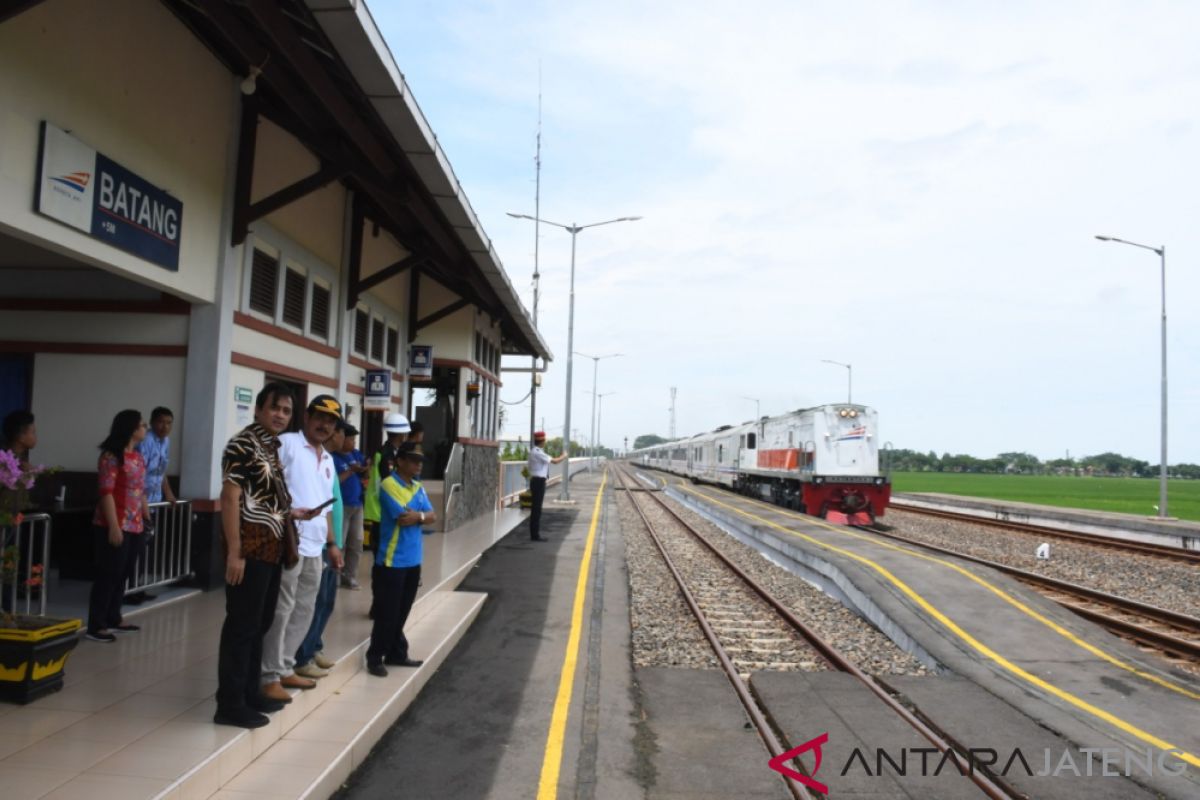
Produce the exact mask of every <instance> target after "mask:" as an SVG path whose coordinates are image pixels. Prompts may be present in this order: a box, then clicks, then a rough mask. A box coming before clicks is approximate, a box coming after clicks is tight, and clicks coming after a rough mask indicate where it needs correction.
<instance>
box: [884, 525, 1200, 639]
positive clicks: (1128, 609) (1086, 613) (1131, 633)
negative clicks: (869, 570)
mask: <svg viewBox="0 0 1200 800" xmlns="http://www.w3.org/2000/svg"><path fill="white" fill-rule="evenodd" d="M862 530H865V531H869V532H871V533H873V534H875V535H876V536H883V537H886V538H888V539H892V540H894V541H897V542H903V543H905V544H909V545H914V546H917V547H922V548H925V549H926V550H932V551H933V552H935V553H941V554H942V555H947V556H952V557H954V558H959V559H962V560H963V561H970V562H971V563H973V564H980V565H982V566H985V567H990V568H992V569H994V570H996V571H997V572H1002V573H1004V574H1005V575H1010V576H1012V577H1014V578H1016V579H1017V580H1019V581H1022V582H1024V583H1028V584H1030V585H1032V586H1034V587H1035V588H1040V589H1043V590H1049V591H1053V592H1061V593H1062V594H1066V595H1070V596H1072V597H1076V598H1079V599H1081V600H1087V601H1090V602H1094V603H1100V604H1101V605H1104V606H1107V607H1109V608H1112V609H1115V610H1117V611H1120V612H1122V613H1125V614H1132V615H1134V616H1139V617H1143V618H1145V619H1151V620H1153V621H1155V622H1158V623H1160V624H1162V625H1169V626H1171V627H1172V628H1177V629H1179V630H1182V631H1184V632H1186V633H1188V634H1190V635H1192V636H1195V637H1197V638H1196V640H1195V641H1192V640H1188V639H1181V638H1179V637H1177V636H1173V635H1171V634H1168V633H1161V632H1159V631H1155V630H1152V629H1150V628H1146V627H1143V626H1141V625H1135V624H1133V623H1131V622H1127V621H1125V620H1120V619H1114V618H1112V617H1110V616H1106V615H1104V614H1101V613H1099V612H1096V611H1092V610H1091V609H1088V608H1084V607H1082V606H1078V605H1075V604H1074V603H1068V602H1065V601H1063V600H1057V599H1054V598H1051V599H1054V600H1055V602H1056V603H1058V604H1059V605H1061V606H1063V607H1064V608H1067V609H1070V610H1071V611H1073V612H1075V613H1076V614H1078V615H1079V616H1081V617H1084V618H1086V619H1089V620H1091V621H1092V622H1095V623H1097V624H1099V625H1101V626H1103V627H1105V628H1109V629H1110V630H1113V631H1114V632H1116V633H1119V634H1121V635H1123V636H1127V637H1129V638H1133V639H1137V640H1138V641H1140V642H1142V643H1143V644H1148V645H1150V646H1151V647H1156V648H1159V649H1160V650H1165V651H1167V652H1168V653H1173V654H1175V655H1178V656H1183V657H1186V658H1191V659H1194V660H1197V661H1200V619H1197V618H1196V617H1192V616H1189V615H1187V614H1181V613H1179V612H1178V611H1171V610H1170V609H1166V608H1159V607H1158V606H1152V605H1150V604H1148V603H1141V602H1138V601H1137V600H1131V599H1129V598H1128V597H1121V596H1120V595H1115V594H1109V593H1107V592H1102V591H1100V590H1098V589H1091V588H1089V587H1087V586H1080V585H1079V584H1077V583H1070V582H1068V581H1061V580H1058V579H1057V578H1049V577H1047V576H1045V575H1039V574H1037V573H1036V572H1029V571H1028V570H1023V569H1021V568H1019V567H1012V566H1009V565H1008V564H1001V563H1000V562H998V561H990V560H988V559H986V558H979V557H978V556H972V555H968V554H967V553H962V552H959V551H957V550H950V549H948V548H945V547H939V546H937V545H933V544H928V543H926V542H922V541H920V540H919V539H910V538H908V537H907V536H900V535H899V534H896V533H893V532H891V531H881V530H877V529H875V528H870V527H864V528H862Z"/></svg>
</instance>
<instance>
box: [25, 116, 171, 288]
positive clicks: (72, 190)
mask: <svg viewBox="0 0 1200 800" xmlns="http://www.w3.org/2000/svg"><path fill="white" fill-rule="evenodd" d="M34 207H35V208H36V209H37V211H38V212H39V213H41V214H44V215H46V216H47V217H50V218H51V219H56V220H58V221H59V222H62V223H65V224H67V225H70V226H71V227H72V228H77V229H79V230H81V231H83V232H84V233H86V234H88V235H89V236H92V237H93V238H96V239H99V240H101V241H103V242H107V243H108V244H111V245H112V246H113V247H118V248H120V249H122V250H125V251H127V252H130V253H133V254H134V255H136V256H138V257H140V258H144V259H146V260H147V261H150V262H151V263H154V264H157V265H158V266H160V267H163V268H164V269H168V270H171V271H172V272H178V271H179V237H180V235H181V234H182V232H183V201H181V200H179V199H178V198H176V197H172V196H171V195H170V194H168V193H167V192H166V191H164V190H162V189H160V188H158V187H157V186H155V185H153V184H151V183H149V182H148V181H146V180H145V179H144V178H142V177H141V176H139V175H137V174H136V173H134V172H131V171H130V170H128V169H126V168H125V167H123V166H121V165H120V164H118V163H117V162H115V161H113V160H112V159H111V158H108V157H107V156H105V155H104V154H103V153H99V152H97V151H96V150H94V149H92V148H91V147H89V146H87V145H86V144H84V143H83V142H81V141H79V140H78V139H76V138H75V137H74V136H72V135H71V134H69V133H67V132H66V131H64V130H61V129H60V128H56V127H55V126H53V125H51V124H50V123H49V122H42V139H41V158H40V159H39V161H38V183H37V197H36V198H35V200H34Z"/></svg>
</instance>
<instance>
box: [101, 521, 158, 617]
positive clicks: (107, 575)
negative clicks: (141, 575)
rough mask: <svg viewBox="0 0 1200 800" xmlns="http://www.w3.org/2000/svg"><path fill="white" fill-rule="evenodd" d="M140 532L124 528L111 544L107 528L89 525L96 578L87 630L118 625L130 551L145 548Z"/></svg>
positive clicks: (139, 550)
mask: <svg viewBox="0 0 1200 800" xmlns="http://www.w3.org/2000/svg"><path fill="white" fill-rule="evenodd" d="M144 536H145V534H143V533H130V532H129V531H123V532H122V534H121V544H120V546H119V547H113V546H112V545H111V544H110V543H109V541H108V528H101V527H100V526H99V525H93V526H92V538H93V541H94V545H95V547H94V553H95V563H96V578H95V580H94V581H92V594H91V596H90V597H89V598H88V631H89V632H90V633H96V632H97V631H102V630H105V629H106V628H111V627H112V626H114V625H120V624H121V598H122V597H124V595H125V576H126V574H127V573H128V571H129V560H130V558H131V554H132V553H133V552H134V551H135V550H136V551H137V552H139V553H140V552H141V550H142V549H143V548H145V539H144V538H143V537H144Z"/></svg>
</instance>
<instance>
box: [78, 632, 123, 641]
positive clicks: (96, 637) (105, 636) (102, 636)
mask: <svg viewBox="0 0 1200 800" xmlns="http://www.w3.org/2000/svg"><path fill="white" fill-rule="evenodd" d="M84 636H85V637H87V638H88V639H91V640H92V641H93V642H115V641H116V640H117V637H116V636H113V635H112V634H111V633H109V632H108V631H88V632H87V633H85V634H84Z"/></svg>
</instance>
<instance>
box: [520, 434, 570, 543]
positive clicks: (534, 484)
mask: <svg viewBox="0 0 1200 800" xmlns="http://www.w3.org/2000/svg"><path fill="white" fill-rule="evenodd" d="M545 443H546V432H545V431H537V432H536V433H534V434H533V447H531V448H529V463H528V465H527V466H528V468H529V493H530V494H531V495H533V504H532V508H531V509H530V512H529V538H530V539H532V540H533V541H535V542H544V541H546V539H545V538H544V537H543V536H542V535H541V530H542V501H543V500H545V499H546V479H547V478H549V477H550V465H551V464H558V463H561V462H562V461H563V460H564V459H565V458H566V457H567V455H566V453H563V454H562V455H560V456H557V457H551V456H550V454H549V453H547V452H546V451H545V450H543V449H542V445H544V444H545Z"/></svg>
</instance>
